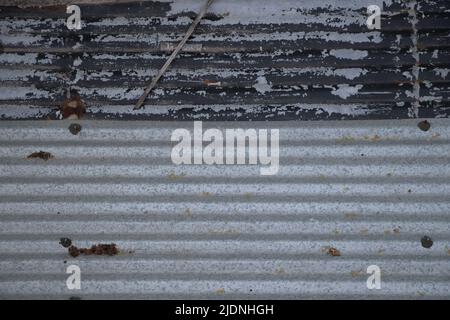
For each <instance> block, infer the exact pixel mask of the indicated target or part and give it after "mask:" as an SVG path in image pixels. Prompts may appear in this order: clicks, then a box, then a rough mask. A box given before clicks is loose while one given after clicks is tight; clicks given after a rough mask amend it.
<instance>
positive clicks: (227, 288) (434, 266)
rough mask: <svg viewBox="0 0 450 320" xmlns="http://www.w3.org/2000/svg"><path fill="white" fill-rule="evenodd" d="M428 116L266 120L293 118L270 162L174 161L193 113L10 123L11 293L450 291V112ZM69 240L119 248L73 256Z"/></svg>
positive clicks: (417, 295) (1, 206)
mask: <svg viewBox="0 0 450 320" xmlns="http://www.w3.org/2000/svg"><path fill="white" fill-rule="evenodd" d="M429 123H430V125H431V127H430V129H429V130H428V131H422V130H420V129H419V128H418V126H417V124H418V120H393V121H384V120H380V121H371V122H368V121H357V120H355V121H317V122H289V121H288V122H286V121H285V122H264V123H262V122H253V123H251V127H253V128H278V129H280V170H279V173H278V174H277V175H274V176H261V175H260V172H259V166H249V165H239V166H237V165H235V166H230V165H223V166H208V165H181V166H175V165H173V164H172V162H171V160H170V152H171V148H170V146H171V144H170V142H169V141H170V136H171V133H172V131H173V130H174V129H175V128H178V127H180V126H185V127H186V128H188V129H191V130H192V123H190V122H183V123H182V124H180V122H140V121H103V122H101V121H100V122H99V121H89V120H86V121H81V122H80V124H81V132H80V133H79V134H78V135H73V134H72V133H71V132H69V130H68V126H69V124H70V122H66V121H27V122H24V121H3V122H2V124H1V126H0V298H61V299H67V298H69V297H81V298H83V299H88V298H186V299H189V298H208V299H215V298H217V299H220V298H231V299H241V298H242V299H245V298H276V299H279V298H280V299H281V298H411V299H431V298H438V299H448V298H450V295H449V290H450V268H449V259H450V165H449V160H450V142H449V141H450V121H449V120H447V119H429ZM203 125H204V127H205V128H206V127H208V126H211V125H212V126H214V127H217V128H234V127H248V126H249V123H248V122H247V123H243V122H233V123H231V122H228V123H225V122H216V123H213V122H210V123H206V122H204V123H203ZM37 151H44V152H49V153H51V154H52V155H53V158H51V159H48V160H47V161H44V160H41V159H27V156H28V155H29V154H31V153H34V152H37ZM425 236H427V237H429V238H431V239H432V241H433V244H432V246H431V248H425V247H424V246H423V244H422V239H423V238H424V237H425ZM60 238H69V239H71V240H72V243H73V244H74V245H76V246H79V247H87V248H89V247H91V246H92V245H94V244H98V243H115V244H116V245H117V247H118V248H119V250H120V254H119V255H116V256H97V255H91V256H83V255H81V256H78V257H76V258H72V257H70V256H69V254H68V253H67V249H65V248H64V247H62V246H61V244H60V243H59V242H60ZM428 242H429V241H428ZM425 245H427V244H426V243H425ZM428 245H429V244H428ZM330 248H335V249H337V250H338V251H339V252H340V256H332V255H330V254H328V253H329V249H330ZM71 264H76V265H78V266H80V268H81V272H82V273H81V279H82V289H81V290H68V289H67V288H66V278H67V277H68V275H67V274H66V268H67V266H69V265H71ZM369 265H378V266H379V267H380V268H381V281H382V283H381V285H382V288H381V290H368V289H367V287H366V280H367V277H368V275H367V274H366V269H367V267H368V266H369Z"/></svg>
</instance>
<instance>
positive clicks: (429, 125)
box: [417, 120, 431, 131]
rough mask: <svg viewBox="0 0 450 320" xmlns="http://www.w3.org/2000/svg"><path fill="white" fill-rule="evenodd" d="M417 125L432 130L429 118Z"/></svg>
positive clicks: (421, 128) (422, 128)
mask: <svg viewBox="0 0 450 320" xmlns="http://www.w3.org/2000/svg"><path fill="white" fill-rule="evenodd" d="M417 126H418V127H419V129H420V130H422V131H428V130H430V127H431V124H430V123H429V122H428V121H427V120H423V121H420V122H419V123H418V124H417Z"/></svg>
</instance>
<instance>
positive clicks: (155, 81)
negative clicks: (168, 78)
mask: <svg viewBox="0 0 450 320" xmlns="http://www.w3.org/2000/svg"><path fill="white" fill-rule="evenodd" d="M213 1H214V0H208V1H207V2H206V4H205V6H204V7H203V9H202V10H201V11H200V12H199V14H198V15H197V17H196V18H195V20H194V21H193V22H192V24H191V26H190V27H189V29H188V31H187V32H186V34H185V36H184V38H183V40H181V41H180V43H179V44H178V45H177V47H176V48H175V50H174V51H173V52H172V54H171V55H170V57H169V59H167V61H166V63H165V64H164V65H163V67H162V68H161V70H159V72H158V74H157V75H156V76H155V77H154V78H153V80H152V82H151V83H150V85H149V86H148V87H147V88H146V89H145V91H144V93H143V94H142V96H141V97H140V98H139V100H138V102H137V103H136V106H135V107H134V110H137V109H140V108H141V107H142V105H143V104H144V101H145V99H146V98H147V96H148V94H149V93H150V92H151V91H152V90H153V88H154V87H155V86H156V84H157V83H158V81H159V79H160V78H161V76H162V75H163V74H164V73H165V72H166V70H167V68H168V67H169V66H170V64H171V63H172V61H173V60H174V59H175V57H176V56H177V54H178V53H179V52H180V50H181V49H182V48H183V46H184V45H185V44H186V42H187V41H188V39H189V38H190V36H191V35H192V33H193V32H194V30H195V28H196V27H197V25H198V24H199V22H200V20H202V18H203V16H204V15H205V14H206V11H208V8H209V7H210V6H211V4H212V3H213Z"/></svg>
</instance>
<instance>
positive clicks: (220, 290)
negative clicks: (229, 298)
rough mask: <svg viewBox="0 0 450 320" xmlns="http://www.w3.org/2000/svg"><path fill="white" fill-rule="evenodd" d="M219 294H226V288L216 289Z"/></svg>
mask: <svg viewBox="0 0 450 320" xmlns="http://www.w3.org/2000/svg"><path fill="white" fill-rule="evenodd" d="M216 293H217V294H224V293H225V289H224V288H219V289H217V290H216Z"/></svg>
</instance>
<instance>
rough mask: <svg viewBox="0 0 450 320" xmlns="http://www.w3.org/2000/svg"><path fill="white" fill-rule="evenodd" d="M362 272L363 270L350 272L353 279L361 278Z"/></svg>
mask: <svg viewBox="0 0 450 320" xmlns="http://www.w3.org/2000/svg"><path fill="white" fill-rule="evenodd" d="M362 272H363V271H362V270H361V269H359V270H352V271H351V272H350V274H351V275H352V277H358V276H360V275H361V274H362Z"/></svg>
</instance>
